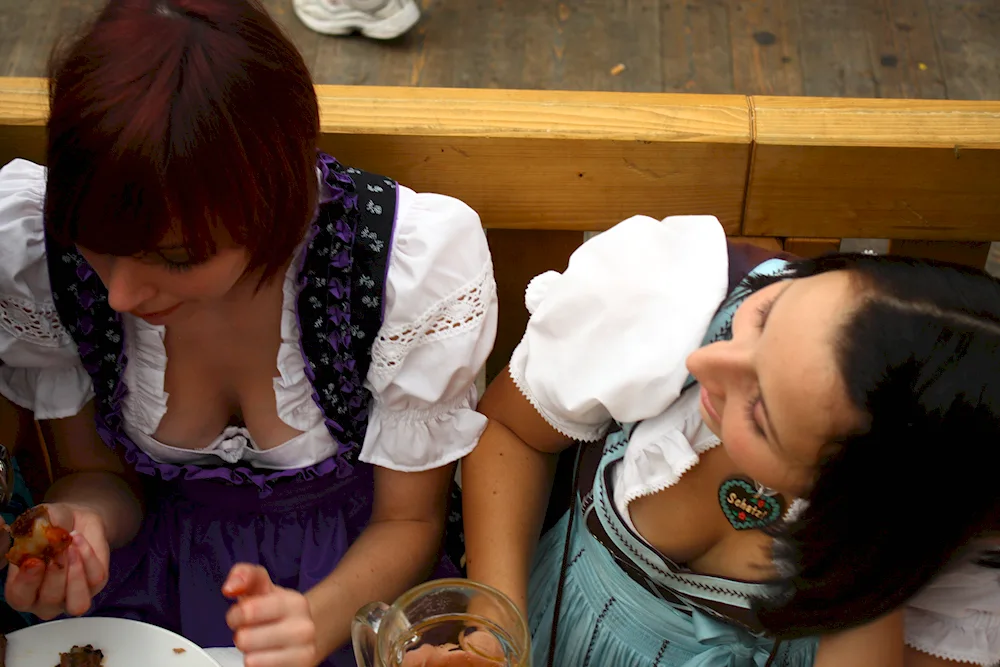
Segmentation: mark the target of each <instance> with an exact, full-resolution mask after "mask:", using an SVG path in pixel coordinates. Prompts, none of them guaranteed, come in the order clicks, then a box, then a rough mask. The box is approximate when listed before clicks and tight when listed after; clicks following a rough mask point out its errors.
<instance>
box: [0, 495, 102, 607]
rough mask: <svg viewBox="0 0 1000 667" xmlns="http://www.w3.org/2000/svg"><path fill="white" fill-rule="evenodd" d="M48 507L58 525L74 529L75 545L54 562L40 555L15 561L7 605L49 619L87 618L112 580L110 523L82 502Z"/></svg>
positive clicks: (8, 582) (71, 531) (50, 518)
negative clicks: (57, 617)
mask: <svg viewBox="0 0 1000 667" xmlns="http://www.w3.org/2000/svg"><path fill="white" fill-rule="evenodd" d="M46 508H47V509H48V513H49V521H50V522H51V523H52V525H54V526H58V527H60V528H63V529H64V530H66V531H69V532H70V534H71V535H72V536H73V543H72V544H71V545H70V546H69V548H68V549H67V550H66V551H65V552H63V553H61V554H60V555H59V556H58V557H57V558H56V559H55V560H54V561H52V562H51V563H49V564H48V565H46V564H45V563H43V562H42V561H40V560H38V559H35V558H31V559H28V560H26V561H25V562H24V563H22V566H21V567H20V568H18V567H17V566H15V565H11V566H10V572H9V573H8V575H7V586H6V589H5V595H6V598H7V603H8V604H9V605H10V606H11V607H13V608H14V609H16V610H18V611H25V612H30V613H32V614H34V615H35V616H38V617H39V618H40V619H42V620H45V621H47V620H51V619H53V618H55V617H56V616H59V615H61V614H70V615H72V616H81V615H82V614H84V613H86V612H87V610H89V609H90V605H91V602H92V601H93V599H94V596H95V595H97V594H98V593H100V592H101V590H102V589H103V588H104V586H105V585H106V584H107V583H108V567H109V562H110V559H111V547H110V546H109V545H108V539H107V536H106V531H105V528H104V522H103V521H102V520H101V518H100V516H98V515H97V513H96V512H94V511H93V510H90V509H88V508H86V507H83V506H80V505H73V504H70V503H52V504H48V505H46Z"/></svg>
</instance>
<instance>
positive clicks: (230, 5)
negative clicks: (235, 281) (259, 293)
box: [45, 0, 319, 280]
mask: <svg viewBox="0 0 1000 667" xmlns="http://www.w3.org/2000/svg"><path fill="white" fill-rule="evenodd" d="M49 95H50V99H51V112H50V117H49V123H48V148H47V164H48V178H47V181H48V182H47V194H46V198H45V219H46V225H47V229H48V231H49V233H51V234H53V235H54V236H55V237H56V238H58V239H61V240H63V241H64V242H66V243H70V242H71V243H76V244H78V245H80V246H82V247H84V248H86V249H88V250H91V251H93V252H97V253H102V254H112V255H117V256H130V255H137V254H141V253H149V252H155V251H156V248H157V246H158V245H159V244H160V243H161V242H162V241H163V239H164V238H165V237H166V236H167V235H168V234H170V233H173V234H179V235H180V236H181V238H183V243H184V245H185V247H186V248H187V249H188V252H189V253H190V254H191V255H192V257H193V258H194V260H195V261H202V260H205V259H207V258H209V257H210V256H211V255H212V254H213V253H214V252H215V249H216V239H218V238H220V233H223V234H224V235H228V236H229V237H231V238H232V240H233V241H234V242H235V243H237V244H238V245H240V246H243V247H245V248H246V249H247V251H248V253H249V256H250V264H249V266H248V267H247V273H248V274H250V273H254V272H256V273H258V274H259V275H260V278H261V280H266V279H267V278H270V277H272V276H274V275H275V274H276V272H277V271H279V270H280V268H281V267H282V266H283V265H284V264H285V263H286V262H287V261H288V259H289V258H290V257H291V256H292V254H293V252H294V250H295V247H296V246H297V245H298V244H299V243H300V242H301V241H302V239H303V237H304V234H305V229H306V227H307V226H308V223H309V221H310V219H311V218H312V216H313V214H314V212H315V207H316V201H317V187H318V183H317V177H316V172H315V164H316V140H317V135H318V133H319V111H318V107H317V102H316V93H315V90H314V88H313V85H312V81H311V79H310V77H309V71H308V69H307V68H306V65H305V63H304V62H303V60H302V57H301V55H299V53H298V51H297V50H296V49H295V47H294V46H293V45H292V43H291V42H290V41H289V40H288V39H287V38H286V37H285V36H284V35H283V34H282V32H281V29H280V28H279V27H278V26H277V24H275V22H274V21H273V20H272V19H271V17H270V16H268V14H267V12H266V10H264V9H263V7H261V5H260V4H259V3H258V2H256V1H255V0H111V1H110V2H109V3H108V4H107V6H106V7H105V8H104V10H103V11H102V12H101V13H100V15H99V16H98V17H97V19H96V20H95V21H94V23H93V24H91V25H90V26H89V28H88V29H87V30H86V31H85V32H84V33H83V34H82V36H80V37H79V38H78V39H76V40H75V41H74V42H73V43H72V44H70V46H69V48H68V49H67V50H66V51H65V52H64V53H63V54H62V55H61V56H57V57H56V58H54V59H53V66H52V71H51V75H50V81H49ZM223 230H225V231H224V232H223ZM224 235H223V236H222V237H223V238H224Z"/></svg>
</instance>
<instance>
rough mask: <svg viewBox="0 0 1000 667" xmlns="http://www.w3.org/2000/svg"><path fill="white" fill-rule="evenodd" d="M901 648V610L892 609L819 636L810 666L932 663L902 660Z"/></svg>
mask: <svg viewBox="0 0 1000 667" xmlns="http://www.w3.org/2000/svg"><path fill="white" fill-rule="evenodd" d="M903 648H904V647H903V612H902V611H896V612H893V613H891V614H889V615H887V616H884V617H882V618H880V619H878V620H877V621H873V622H872V623H869V624H867V625H862V626H861V627H858V628H853V629H851V630H846V631H844V632H838V633H835V634H831V635H825V636H823V637H822V638H821V639H820V641H819V651H818V652H817V654H816V662H815V663H814V667H844V665H851V667H904V665H905V667H931V666H932V665H935V664H936V663H926V664H923V663H913V664H911V663H909V662H906V663H904V661H903V656H904V650H903ZM941 664H942V665H946V664H947V663H941Z"/></svg>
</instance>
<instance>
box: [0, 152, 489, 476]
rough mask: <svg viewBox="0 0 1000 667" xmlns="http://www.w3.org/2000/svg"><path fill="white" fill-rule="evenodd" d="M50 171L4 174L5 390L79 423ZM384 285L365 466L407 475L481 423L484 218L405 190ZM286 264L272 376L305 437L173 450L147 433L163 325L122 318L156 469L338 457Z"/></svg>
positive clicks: (463, 449) (16, 168) (459, 451)
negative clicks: (52, 240)
mask: <svg viewBox="0 0 1000 667" xmlns="http://www.w3.org/2000/svg"><path fill="white" fill-rule="evenodd" d="M44 196H45V169H44V168H43V167H40V166H38V165H36V164H33V163H31V162H27V161H25V160H14V161H13V162H11V163H10V164H8V165H6V166H5V167H3V168H2V169H0V361H2V364H0V394H3V396H5V397H6V398H7V399H8V400H10V401H12V402H14V403H16V404H17V405H19V406H21V407H24V408H26V409H29V410H32V411H33V412H34V414H35V417H36V418H38V419H58V418H63V417H69V416H72V415H75V414H77V413H78V412H79V411H80V409H81V408H82V407H83V406H84V405H85V404H86V403H87V402H88V401H89V400H90V399H91V398H92V397H93V388H92V386H91V380H90V377H89V375H88V374H87V372H86V371H85V370H84V369H83V366H82V364H81V361H80V358H79V355H78V354H77V350H76V346H75V344H74V342H73V340H72V338H71V337H70V335H69V333H68V332H67V331H66V330H65V329H64V328H63V326H62V324H61V322H60V321H59V317H58V315H57V313H56V310H55V306H54V305H53V301H52V291H51V287H50V285H49V277H48V268H47V265H46V259H45V241H44V229H43V222H42V206H43V201H44ZM398 201H399V203H398V207H397V214H396V225H395V230H394V234H393V247H392V250H391V253H390V256H389V267H388V272H387V278H386V304H385V318H384V320H383V323H382V327H381V329H380V330H379V335H378V337H377V340H376V341H375V343H374V345H373V347H372V363H371V367H370V369H369V371H368V375H367V378H366V382H365V386H366V387H367V388H368V389H369V390H370V391H371V393H372V406H371V410H370V417H369V423H368V429H367V432H366V434H365V441H364V444H363V447H362V450H361V453H360V459H361V460H362V461H364V462H367V463H372V464H375V465H379V466H383V467H386V468H391V469H393V470H399V471H404V472H409V471H420V470H428V469H431V468H436V467H440V466H443V465H446V464H448V463H451V462H453V461H456V460H458V459H460V458H461V457H462V456H464V455H465V454H467V453H468V452H470V451H471V450H472V449H473V448H474V447H475V445H476V442H477V441H478V439H479V436H480V435H481V434H482V432H483V430H484V429H485V428H486V418H485V417H483V416H482V415H480V414H479V413H477V412H475V404H476V400H477V396H476V389H475V381H476V377H477V374H478V372H479V370H480V368H481V367H482V366H483V364H484V363H485V361H486V357H487V356H488V355H489V353H490V350H491V349H492V346H493V341H494V338H495V335H496V327H497V298H496V283H495V282H494V279H493V266H492V262H491V259H490V254H489V248H488V247H487V245H486V237H485V234H484V232H483V229H482V226H481V224H480V221H479V216H478V215H477V214H476V212H475V211H473V210H472V209H471V208H469V207H468V206H466V205H465V204H463V203H462V202H460V201H458V200H456V199H453V198H451V197H446V196H443V195H437V194H418V193H415V192H413V191H412V190H410V189H408V188H405V187H399V200H398ZM298 270H299V267H298V266H297V265H296V263H295V262H293V264H292V266H291V267H289V269H288V272H287V273H286V275H285V277H284V301H283V310H282V317H281V344H280V346H279V349H278V358H277V369H278V373H279V375H278V376H277V377H275V378H274V381H273V385H274V395H275V402H276V406H277V412H278V416H279V418H280V419H281V420H282V421H284V422H285V423H286V424H288V425H289V426H290V427H292V428H294V429H296V430H298V431H301V434H300V435H298V436H296V437H295V438H293V439H291V440H289V441H288V442H285V443H283V444H281V445H279V446H277V447H274V448H271V449H266V450H261V449H258V448H257V447H256V445H255V444H254V441H253V438H252V437H251V435H250V433H249V432H248V431H247V429H245V428H240V427H230V428H227V429H225V431H224V432H223V433H222V434H220V435H219V437H218V438H216V440H215V441H214V442H212V443H211V444H210V445H209V446H208V447H206V448H204V449H200V450H190V449H181V448H176V447H170V446H168V445H165V444H163V443H161V442H159V441H157V440H156V439H155V438H154V437H153V434H154V433H155V432H156V430H157V428H158V427H159V424H160V421H161V420H162V419H163V416H164V415H165V414H166V412H167V399H168V398H169V397H168V394H167V393H166V392H165V391H164V376H165V371H166V365H167V355H166V349H165V347H164V342H163V339H164V332H165V329H164V327H159V326H153V325H151V324H149V323H147V322H145V321H144V320H142V319H140V318H136V317H133V316H131V315H125V316H124V325H125V333H126V345H127V349H126V354H127V356H128V359H129V363H128V365H127V367H126V370H125V384H126V386H127V387H128V389H129V392H128V394H127V396H126V399H125V402H124V405H123V416H124V421H125V430H126V433H127V434H128V435H129V436H130V437H131V438H132V439H133V440H134V441H135V443H136V445H138V446H139V447H140V448H141V449H143V451H145V452H146V453H147V454H148V455H149V456H150V457H152V458H153V459H154V460H156V461H159V462H163V463H174V464H188V463H193V464H211V463H220V462H227V463H235V462H237V461H245V462H247V463H249V464H252V465H253V466H255V467H258V468H268V469H276V470H281V469H291V468H300V467H305V466H309V465H313V464H315V463H318V462H319V461H322V460H323V459H325V458H328V457H329V456H331V455H332V454H334V453H335V452H336V450H337V445H336V443H335V442H334V441H333V439H332V438H331V436H330V434H329V432H328V431H327V429H326V426H325V425H324V421H323V414H322V412H321V411H320V409H319V407H318V406H317V405H316V403H315V402H314V401H313V399H312V388H311V387H310V385H309V380H308V378H307V377H306V375H305V362H304V361H303V359H302V355H301V353H300V351H299V334H300V332H299V326H298V321H297V318H296V315H295V304H296V298H297V295H298V288H297V287H296V281H295V277H296V275H297V273H298Z"/></svg>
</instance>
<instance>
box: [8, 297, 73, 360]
mask: <svg viewBox="0 0 1000 667" xmlns="http://www.w3.org/2000/svg"><path fill="white" fill-rule="evenodd" d="M0 329H2V330H3V331H5V332H7V333H8V334H10V335H11V336H13V337H14V338H16V339H17V340H21V341H25V342H28V343H33V344H35V345H38V346H41V347H49V348H60V347H66V346H68V345H70V344H71V343H72V342H73V337H72V336H70V334H69V332H68V331H66V328H65V327H64V326H63V324H62V320H60V319H59V313H58V312H57V311H56V307H55V304H52V303H38V302H36V301H31V300H29V299H23V298H21V297H16V296H0Z"/></svg>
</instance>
